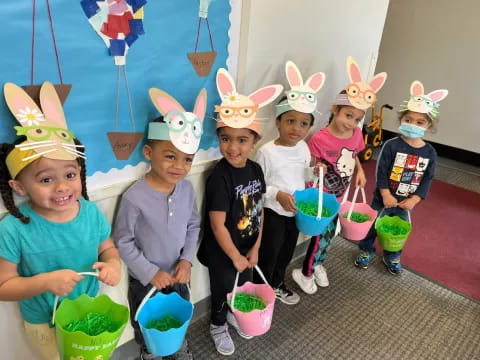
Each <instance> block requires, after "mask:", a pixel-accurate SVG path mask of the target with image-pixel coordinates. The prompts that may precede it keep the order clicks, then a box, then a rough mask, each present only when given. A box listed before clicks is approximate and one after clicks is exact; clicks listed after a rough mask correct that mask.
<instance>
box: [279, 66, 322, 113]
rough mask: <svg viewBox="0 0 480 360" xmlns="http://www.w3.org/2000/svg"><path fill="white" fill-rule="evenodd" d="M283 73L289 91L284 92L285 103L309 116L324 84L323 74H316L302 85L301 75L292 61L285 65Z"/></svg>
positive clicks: (314, 107)
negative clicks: (285, 76) (288, 85)
mask: <svg viewBox="0 0 480 360" xmlns="http://www.w3.org/2000/svg"><path fill="white" fill-rule="evenodd" d="M285 73H286V75H287V80H288V83H289V84H290V87H291V89H290V90H287V91H285V94H286V95H287V101H288V104H289V105H290V107H291V108H292V109H294V110H297V111H300V112H303V113H307V114H311V113H313V112H314V111H315V109H316V108H317V100H318V99H317V93H318V92H319V91H320V89H321V88H322V86H323V84H324V83H325V74H324V73H323V72H318V73H315V74H313V75H312V76H310V77H309V78H308V80H307V81H306V82H305V83H303V79H302V74H301V73H300V70H299V69H298V67H297V65H295V63H294V62H293V61H290V60H289V61H287V63H286V64H285Z"/></svg>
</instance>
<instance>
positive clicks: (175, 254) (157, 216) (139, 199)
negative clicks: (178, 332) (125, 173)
mask: <svg viewBox="0 0 480 360" xmlns="http://www.w3.org/2000/svg"><path fill="white" fill-rule="evenodd" d="M150 97H151V99H152V102H153V104H154V105H155V107H156V108H157V109H158V111H159V112H160V113H161V114H162V115H163V116H165V122H158V121H157V122H151V123H150V124H149V126H148V141H147V144H146V145H145V146H144V148H143V154H144V156H145V158H146V159H147V160H149V161H150V163H151V169H150V171H149V172H148V173H147V174H146V175H145V177H143V178H141V179H139V180H138V181H137V182H135V184H133V185H132V187H130V189H128V191H127V192H126V193H125V194H124V195H123V196H122V200H121V203H120V208H119V211H118V214H117V218H116V221H115V228H114V237H113V238H114V240H115V243H116V244H117V247H118V250H119V252H120V256H121V257H122V259H123V261H124V262H125V264H126V265H127V267H128V272H129V289H128V301H129V304H130V315H131V322H132V326H133V328H134V331H135V340H136V342H137V343H138V344H139V345H140V347H141V349H140V351H141V354H140V359H141V360H146V359H157V358H158V359H160V358H159V357H155V355H153V354H150V353H149V352H148V351H147V348H146V346H145V341H144V339H143V336H142V333H141V331H140V327H139V325H138V323H137V322H136V321H135V314H136V312H137V310H138V307H139V306H140V303H141V302H142V300H143V298H144V297H145V295H146V294H147V293H148V292H149V291H150V289H151V287H152V286H154V287H156V288H157V289H159V290H160V291H162V292H163V293H164V294H168V293H171V292H173V291H175V292H177V293H178V294H179V295H180V296H182V297H183V298H185V299H187V300H189V299H190V297H189V295H190V294H189V290H188V288H187V285H188V283H189V282H190V275H191V267H192V262H193V257H194V255H195V250H196V246H197V242H198V234H199V232H200V215H199V214H198V211H197V204H196V201H195V191H194V189H193V186H192V184H191V183H190V181H188V180H186V179H185V176H187V174H188V172H189V170H190V168H191V166H192V161H193V157H194V154H195V152H196V151H197V149H198V146H199V144H200V137H201V135H202V122H203V118H204V116H205V110H206V105H207V93H206V90H205V89H202V90H201V91H200V93H199V95H198V97H197V100H196V102H195V106H194V109H193V113H191V112H186V111H185V109H184V108H183V107H182V106H181V105H180V104H179V103H178V102H177V101H176V100H175V99H174V98H173V97H171V96H170V95H168V94H167V93H165V92H164V91H162V90H159V89H150ZM173 358H176V359H193V356H192V354H191V353H190V351H189V349H188V345H187V342H186V341H185V342H184V344H183V346H182V348H181V349H180V350H179V351H178V352H177V353H175V354H174V355H173Z"/></svg>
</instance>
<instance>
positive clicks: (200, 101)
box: [149, 88, 207, 154]
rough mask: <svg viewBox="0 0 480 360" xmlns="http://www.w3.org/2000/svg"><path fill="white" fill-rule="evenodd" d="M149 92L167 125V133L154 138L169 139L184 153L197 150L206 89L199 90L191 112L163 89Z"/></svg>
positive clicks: (152, 89) (204, 108) (205, 107)
mask: <svg viewBox="0 0 480 360" xmlns="http://www.w3.org/2000/svg"><path fill="white" fill-rule="evenodd" d="M149 94H150V98H151V100H152V102H153V105H154V106H155V107H156V108H157V110H158V111H159V112H160V113H161V114H162V115H163V116H164V118H165V123H166V124H167V127H168V134H164V135H162V136H164V137H162V138H156V139H157V140H170V141H171V142H172V143H173V145H175V147H176V148H177V149H178V150H180V151H183V152H184V153H186V154H194V153H195V152H196V151H197V150H198V146H199V145H200V139H201V137H202V133H203V126H202V125H203V119H204V117H205V111H206V109H207V91H206V90H205V89H202V90H200V93H199V94H198V96H197V99H196V101H195V105H194V107H193V112H188V111H185V109H184V108H183V106H182V105H180V104H179V103H178V101H177V100H175V99H174V98H173V97H172V96H170V95H169V94H167V93H166V92H165V91H163V90H160V89H156V88H151V89H150V90H149ZM149 138H150V137H149Z"/></svg>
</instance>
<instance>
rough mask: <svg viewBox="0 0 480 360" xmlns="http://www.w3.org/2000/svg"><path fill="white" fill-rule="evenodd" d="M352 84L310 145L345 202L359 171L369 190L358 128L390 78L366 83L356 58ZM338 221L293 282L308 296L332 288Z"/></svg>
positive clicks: (350, 66) (315, 242)
mask: <svg viewBox="0 0 480 360" xmlns="http://www.w3.org/2000/svg"><path fill="white" fill-rule="evenodd" d="M347 73H348V75H349V79H350V84H349V85H348V86H347V88H346V89H345V90H344V91H342V92H341V93H340V94H338V95H337V98H336V100H335V104H334V105H333V106H332V114H331V116H330V122H329V124H328V126H327V127H325V128H323V129H321V130H320V131H318V132H317V133H316V134H315V135H313V136H312V138H311V139H310V141H309V142H308V146H309V148H310V152H311V153H312V156H313V157H315V159H316V163H319V162H320V163H321V164H322V166H323V168H324V169H325V176H324V184H323V185H324V191H325V192H327V193H331V194H335V195H336V197H337V198H338V199H341V198H342V197H343V195H344V193H345V191H346V189H347V188H348V186H349V184H350V182H351V179H352V176H353V173H354V171H355V168H357V174H356V180H355V185H356V186H361V187H363V186H365V183H366V178H365V174H364V172H363V169H362V166H361V164H360V161H359V159H358V157H357V154H358V153H359V152H360V151H362V150H363V149H364V148H365V144H364V142H363V136H362V130H361V129H360V128H359V127H358V124H359V123H360V121H361V120H362V118H363V117H364V115H365V111H366V110H367V109H368V108H369V107H370V106H371V105H372V104H373V103H374V102H375V100H376V92H378V90H380V88H381V87H382V86H383V84H384V82H385V80H386V78H387V74H386V73H380V74H377V75H375V76H374V77H373V78H372V79H371V80H370V81H369V82H368V83H366V82H364V81H363V80H362V76H361V74H360V69H359V67H358V65H357V63H356V62H355V60H354V59H353V58H352V57H349V58H348V59H347ZM336 222H337V221H336V220H334V221H332V223H331V224H330V225H329V226H328V227H327V229H326V230H325V231H324V233H323V234H321V235H318V236H314V237H312V238H311V240H310V244H309V247H308V249H307V254H306V255H305V259H304V261H303V266H302V269H294V270H293V272H292V277H293V280H295V282H296V283H297V284H298V286H300V288H301V289H302V290H303V291H304V292H305V293H307V294H314V293H315V292H316V291H317V290H318V287H317V285H318V286H320V287H326V286H328V285H329V281H328V277H327V272H326V270H325V267H324V266H323V265H322V263H323V262H324V261H325V258H326V256H327V253H328V250H329V249H330V247H331V244H332V239H333V238H334V237H335V236H336V232H335V227H336Z"/></svg>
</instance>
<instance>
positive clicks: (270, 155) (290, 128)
mask: <svg viewBox="0 0 480 360" xmlns="http://www.w3.org/2000/svg"><path fill="white" fill-rule="evenodd" d="M285 70H286V75H287V79H288V82H289V84H290V86H291V90H288V91H287V92H286V94H287V96H286V97H285V98H283V99H281V100H280V102H279V104H278V105H277V111H276V125H277V128H278V132H279V137H278V138H277V139H275V140H272V141H270V142H268V143H266V144H265V145H263V146H262V147H261V148H260V149H259V150H258V152H257V158H256V161H257V162H258V164H259V165H260V166H261V168H262V170H263V173H264V175H265V182H266V184H267V193H266V195H265V204H264V209H265V210H264V226H263V233H262V241H261V245H260V252H259V260H258V264H259V266H260V268H261V269H262V270H263V273H264V275H265V277H266V279H267V281H268V282H269V283H270V285H271V286H272V287H273V288H274V289H275V293H276V296H277V298H278V299H279V300H280V301H282V302H283V303H285V304H288V305H294V304H297V303H298V302H299V301H300V296H299V295H298V294H297V293H295V292H293V291H292V290H290V289H289V288H287V286H286V285H285V282H284V280H285V270H286V268H287V265H288V264H289V263H290V261H291V260H292V256H293V252H294V251H295V246H296V244H297V240H298V230H297V226H296V224H295V212H296V211H297V209H296V207H295V198H294V196H293V193H294V192H295V191H296V190H302V189H304V188H305V172H306V169H307V168H308V167H309V166H310V163H311V155H310V150H309V149H308V146H307V144H306V143H305V141H303V139H304V138H305V136H306V135H307V133H308V131H309V130H310V128H311V127H312V125H313V121H314V116H313V112H314V111H315V109H316V105H317V92H318V91H320V89H321V87H322V86H323V83H324V81H325V74H323V73H315V74H313V75H312V76H311V77H310V78H309V79H308V80H307V81H306V83H305V84H304V83H303V80H302V75H301V73H300V71H299V70H298V68H297V66H296V65H295V64H294V63H293V62H292V61H288V62H287V63H286V65H285ZM256 280H257V279H256ZM260 280H261V279H260Z"/></svg>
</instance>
